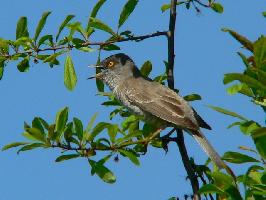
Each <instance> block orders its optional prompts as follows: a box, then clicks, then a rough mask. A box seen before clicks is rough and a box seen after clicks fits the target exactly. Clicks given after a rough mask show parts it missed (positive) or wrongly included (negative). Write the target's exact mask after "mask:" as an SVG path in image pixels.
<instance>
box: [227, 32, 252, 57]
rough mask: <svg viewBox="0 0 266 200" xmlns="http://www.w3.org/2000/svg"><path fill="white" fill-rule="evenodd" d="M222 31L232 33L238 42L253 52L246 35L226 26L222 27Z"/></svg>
mask: <svg viewBox="0 0 266 200" xmlns="http://www.w3.org/2000/svg"><path fill="white" fill-rule="evenodd" d="M222 31H224V32H229V33H230V35H232V36H233V37H234V38H235V39H236V40H237V41H238V42H240V43H241V44H242V45H243V46H244V47H245V48H246V49H248V50H249V51H251V52H253V43H252V42H251V41H250V40H248V39H247V38H246V37H244V36H242V35H240V34H239V33H237V32H235V31H233V30H230V29H227V28H223V29H222Z"/></svg>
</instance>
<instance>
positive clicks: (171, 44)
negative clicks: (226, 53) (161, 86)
mask: <svg viewBox="0 0 266 200" xmlns="http://www.w3.org/2000/svg"><path fill="white" fill-rule="evenodd" d="M176 3H177V0H171V8H170V21H169V31H168V32H167V38H168V70H167V81H168V86H169V88H171V89H174V88H175V86H174V73H173V71H174V60H175V24H176ZM176 132H177V141H176V142H177V145H178V148H179V151H180V154H181V157H182V161H183V164H184V167H185V169H186V171H187V174H188V177H189V180H190V182H191V186H192V190H193V194H194V199H200V196H199V195H198V194H197V193H198V190H199V183H198V180H197V177H196V175H195V173H194V170H193V168H192V166H191V164H190V162H189V156H188V154H187V150H186V146H185V143H184V136H183V132H182V130H180V129H177V130H176Z"/></svg>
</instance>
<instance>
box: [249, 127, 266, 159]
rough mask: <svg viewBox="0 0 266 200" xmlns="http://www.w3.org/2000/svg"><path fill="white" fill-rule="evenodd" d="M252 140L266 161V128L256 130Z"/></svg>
mask: <svg viewBox="0 0 266 200" xmlns="http://www.w3.org/2000/svg"><path fill="white" fill-rule="evenodd" d="M251 135H252V138H253V140H254V143H255V145H256V149H257V150H258V152H259V153H260V155H261V157H262V158H264V159H266V128H265V127H263V128H259V129H256V130H254V131H253V132H252V133H251Z"/></svg>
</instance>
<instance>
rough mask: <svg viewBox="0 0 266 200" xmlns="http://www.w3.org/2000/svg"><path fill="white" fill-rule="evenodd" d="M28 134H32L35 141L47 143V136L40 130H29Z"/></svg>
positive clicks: (33, 128)
mask: <svg viewBox="0 0 266 200" xmlns="http://www.w3.org/2000/svg"><path fill="white" fill-rule="evenodd" d="M26 131H27V133H28V134H30V135H31V136H32V137H33V138H34V139H35V140H38V141H42V142H44V143H45V142H46V138H45V135H44V134H43V133H42V132H41V130H39V129H38V128H35V127H32V128H27V130H26Z"/></svg>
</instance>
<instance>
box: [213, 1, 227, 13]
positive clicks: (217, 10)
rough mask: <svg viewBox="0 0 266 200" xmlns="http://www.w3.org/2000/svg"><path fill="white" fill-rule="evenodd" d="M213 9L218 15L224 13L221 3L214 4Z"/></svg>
mask: <svg viewBox="0 0 266 200" xmlns="http://www.w3.org/2000/svg"><path fill="white" fill-rule="evenodd" d="M211 8H212V9H213V10H214V11H215V12H218V13H223V11H224V8H223V6H222V5H221V4H220V3H212V4H211Z"/></svg>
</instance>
